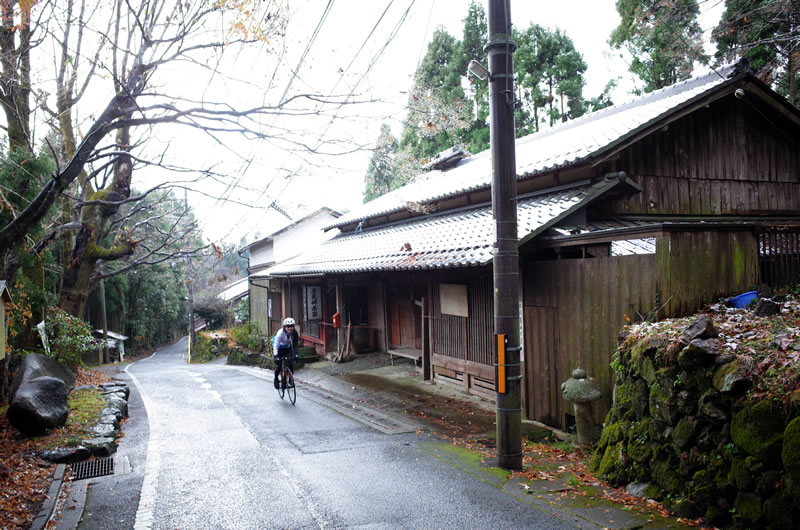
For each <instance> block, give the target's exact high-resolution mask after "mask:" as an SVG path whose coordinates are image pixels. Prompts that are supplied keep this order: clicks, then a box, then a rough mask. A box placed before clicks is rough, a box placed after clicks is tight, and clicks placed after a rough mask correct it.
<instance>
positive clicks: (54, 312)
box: [44, 307, 98, 369]
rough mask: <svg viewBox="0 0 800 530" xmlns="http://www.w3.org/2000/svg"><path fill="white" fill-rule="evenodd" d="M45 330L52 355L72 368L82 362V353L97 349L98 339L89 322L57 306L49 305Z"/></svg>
mask: <svg viewBox="0 0 800 530" xmlns="http://www.w3.org/2000/svg"><path fill="white" fill-rule="evenodd" d="M44 325H45V331H46V332H47V342H48V345H49V347H50V354H49V355H50V357H52V358H54V359H55V360H57V361H58V362H60V363H63V364H65V365H67V366H69V367H70V368H72V369H75V368H77V367H78V366H79V365H80V364H81V355H83V354H84V353H89V352H94V351H96V350H97V345H98V341H97V339H95V338H94V337H93V336H92V330H91V328H90V327H89V324H87V323H86V322H84V321H83V320H81V319H79V318H77V317H74V316H72V315H70V314H69V313H67V312H66V311H63V310H61V309H59V308H57V307H49V308H48V309H47V315H46V317H45V324H44Z"/></svg>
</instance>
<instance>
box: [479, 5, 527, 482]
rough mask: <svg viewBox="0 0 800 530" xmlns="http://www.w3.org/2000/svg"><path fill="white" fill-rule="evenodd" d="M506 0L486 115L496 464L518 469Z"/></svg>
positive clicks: (494, 44) (493, 32)
mask: <svg viewBox="0 0 800 530" xmlns="http://www.w3.org/2000/svg"><path fill="white" fill-rule="evenodd" d="M509 2H510V0H489V11H488V22H489V24H488V26H489V35H488V40H487V43H486V47H485V48H484V49H485V50H486V52H487V54H488V56H489V116H490V125H489V127H490V139H491V149H492V216H493V217H494V220H495V243H494V260H493V264H494V265H493V266H494V332H495V349H496V350H497V377H496V386H497V412H496V418H497V420H496V425H497V462H498V465H499V466H500V467H502V468H503V469H514V470H516V469H522V432H521V431H522V409H521V406H520V404H521V399H520V395H521V394H520V387H521V379H522V371H521V366H520V365H521V361H522V349H521V348H520V344H519V342H520V333H519V323H520V322H519V251H518V248H517V247H518V239H517V202H516V201H517V170H516V167H517V163H516V155H515V145H514V63H513V53H514V50H516V49H517V45H516V43H515V42H514V41H513V40H511V8H510V7H509Z"/></svg>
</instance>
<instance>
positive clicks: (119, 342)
mask: <svg viewBox="0 0 800 530" xmlns="http://www.w3.org/2000/svg"><path fill="white" fill-rule="evenodd" d="M92 333H93V334H94V335H95V337H98V338H99V339H100V340H101V342H99V343H98V348H100V349H102V347H103V343H102V340H103V330H102V329H95V330H94V331H92ZM106 333H107V334H108V349H109V350H116V351H117V352H118V353H119V360H120V361H124V360H125V341H126V340H128V337H126V336H125V335H120V334H119V333H114V332H113V331H107V332H106Z"/></svg>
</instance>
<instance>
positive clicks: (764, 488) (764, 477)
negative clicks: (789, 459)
mask: <svg viewBox="0 0 800 530" xmlns="http://www.w3.org/2000/svg"><path fill="white" fill-rule="evenodd" d="M782 476H783V473H781V472H780V471H778V470H777V469H768V470H766V471H764V472H762V473H760V474H759V475H758V478H757V479H756V494H758V495H759V496H760V497H761V498H762V499H767V498H769V497H771V496H773V495H774V494H775V490H776V487H777V485H778V484H779V483H780V481H781V477H782Z"/></svg>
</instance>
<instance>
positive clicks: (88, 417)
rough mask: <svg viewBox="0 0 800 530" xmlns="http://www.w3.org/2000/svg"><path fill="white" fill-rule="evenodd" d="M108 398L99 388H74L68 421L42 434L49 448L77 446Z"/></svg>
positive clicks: (94, 421)
mask: <svg viewBox="0 0 800 530" xmlns="http://www.w3.org/2000/svg"><path fill="white" fill-rule="evenodd" d="M106 406H108V405H107V403H106V400H105V399H104V398H103V396H102V395H101V393H100V390H99V389H96V388H86V389H82V390H74V391H72V392H70V393H69V396H68V397H67V407H68V408H69V416H68V417H67V422H66V423H65V424H64V425H63V426H62V427H59V428H57V429H53V430H52V431H50V432H48V433H47V434H46V435H44V436H42V437H41V438H42V441H43V442H44V445H45V446H46V447H47V448H55V447H75V446H77V445H80V441H81V440H82V439H84V438H86V437H87V436H88V434H89V429H91V428H92V427H93V426H94V425H95V424H96V423H97V420H98V418H99V417H100V411H101V410H103V409H104V408H106Z"/></svg>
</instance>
